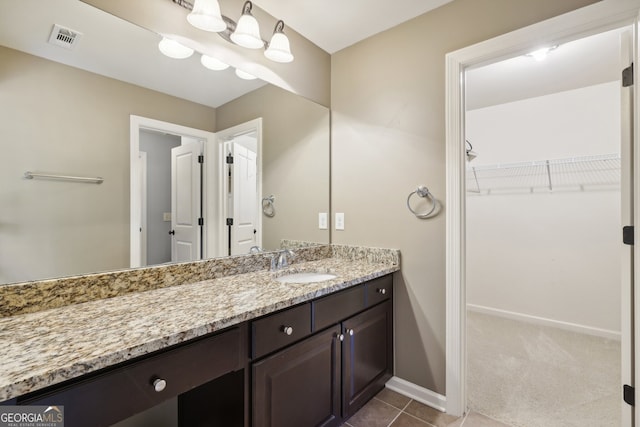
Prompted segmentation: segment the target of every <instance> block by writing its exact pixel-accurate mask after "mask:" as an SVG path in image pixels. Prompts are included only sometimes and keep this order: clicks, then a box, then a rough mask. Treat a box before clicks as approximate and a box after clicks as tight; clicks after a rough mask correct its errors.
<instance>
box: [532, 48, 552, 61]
mask: <svg viewBox="0 0 640 427" xmlns="http://www.w3.org/2000/svg"><path fill="white" fill-rule="evenodd" d="M557 47H558V45H555V46H551V47H543V48H541V49H538V50H534V51H533V52H531V53H528V54H527V56H530V57H532V58H533V59H535V60H536V61H544V60H545V59H547V55H549V52H551V51H552V50H554V49H556V48H557Z"/></svg>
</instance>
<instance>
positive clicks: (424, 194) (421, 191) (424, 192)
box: [407, 185, 438, 219]
mask: <svg viewBox="0 0 640 427" xmlns="http://www.w3.org/2000/svg"><path fill="white" fill-rule="evenodd" d="M414 194H416V195H417V196H418V197H421V198H426V199H427V200H429V201H430V202H431V209H429V211H428V212H416V211H415V210H414V209H413V208H412V207H411V196H413V195H414ZM436 207H438V201H437V200H436V198H435V197H433V194H431V192H430V191H429V189H428V188H427V187H425V186H424V185H420V186H418V188H417V189H416V190H414V191H412V192H411V193H409V197H407V208H409V210H410V211H411V213H412V214H414V215H415V216H416V217H417V218H420V219H426V218H429V217H430V215H431V214H433V211H435V210H436Z"/></svg>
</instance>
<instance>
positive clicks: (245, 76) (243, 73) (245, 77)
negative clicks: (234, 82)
mask: <svg viewBox="0 0 640 427" xmlns="http://www.w3.org/2000/svg"><path fill="white" fill-rule="evenodd" d="M236 76H238V77H240V78H241V79H243V80H255V79H257V77H256V76H254V75H253V74H249V73H247V72H246V71H242V70H238V69H237V68H236Z"/></svg>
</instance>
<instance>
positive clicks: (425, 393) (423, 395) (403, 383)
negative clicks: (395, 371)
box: [386, 376, 447, 412]
mask: <svg viewBox="0 0 640 427" xmlns="http://www.w3.org/2000/svg"><path fill="white" fill-rule="evenodd" d="M386 387H387V388H388V389H389V390H393V391H395V392H398V393H400V394H402V395H405V396H407V397H410V398H412V399H413V400H417V401H418V402H420V403H424V404H425V405H427V406H431V407H432V408H433V409H437V410H438V411H440V412H445V408H446V404H447V398H446V397H445V396H443V395H441V394H438V393H436V392H433V391H431V390H429V389H426V388H424V387H421V386H419V385H416V384H414V383H411V382H409V381H407V380H403V379H402V378H398V377H395V376H394V377H391V379H390V380H389V381H387V384H386Z"/></svg>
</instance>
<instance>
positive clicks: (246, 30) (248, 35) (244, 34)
mask: <svg viewBox="0 0 640 427" xmlns="http://www.w3.org/2000/svg"><path fill="white" fill-rule="evenodd" d="M252 8H253V3H251V2H250V1H246V2H244V6H242V16H241V17H240V19H238V24H237V25H236V29H235V30H234V31H233V33H232V34H231V41H233V42H234V43H235V44H237V45H238V46H242V47H246V48H247V49H261V48H264V41H263V40H262V37H261V36H260V25H258V20H257V19H256V18H254V17H253V15H252V14H251V9H252Z"/></svg>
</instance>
